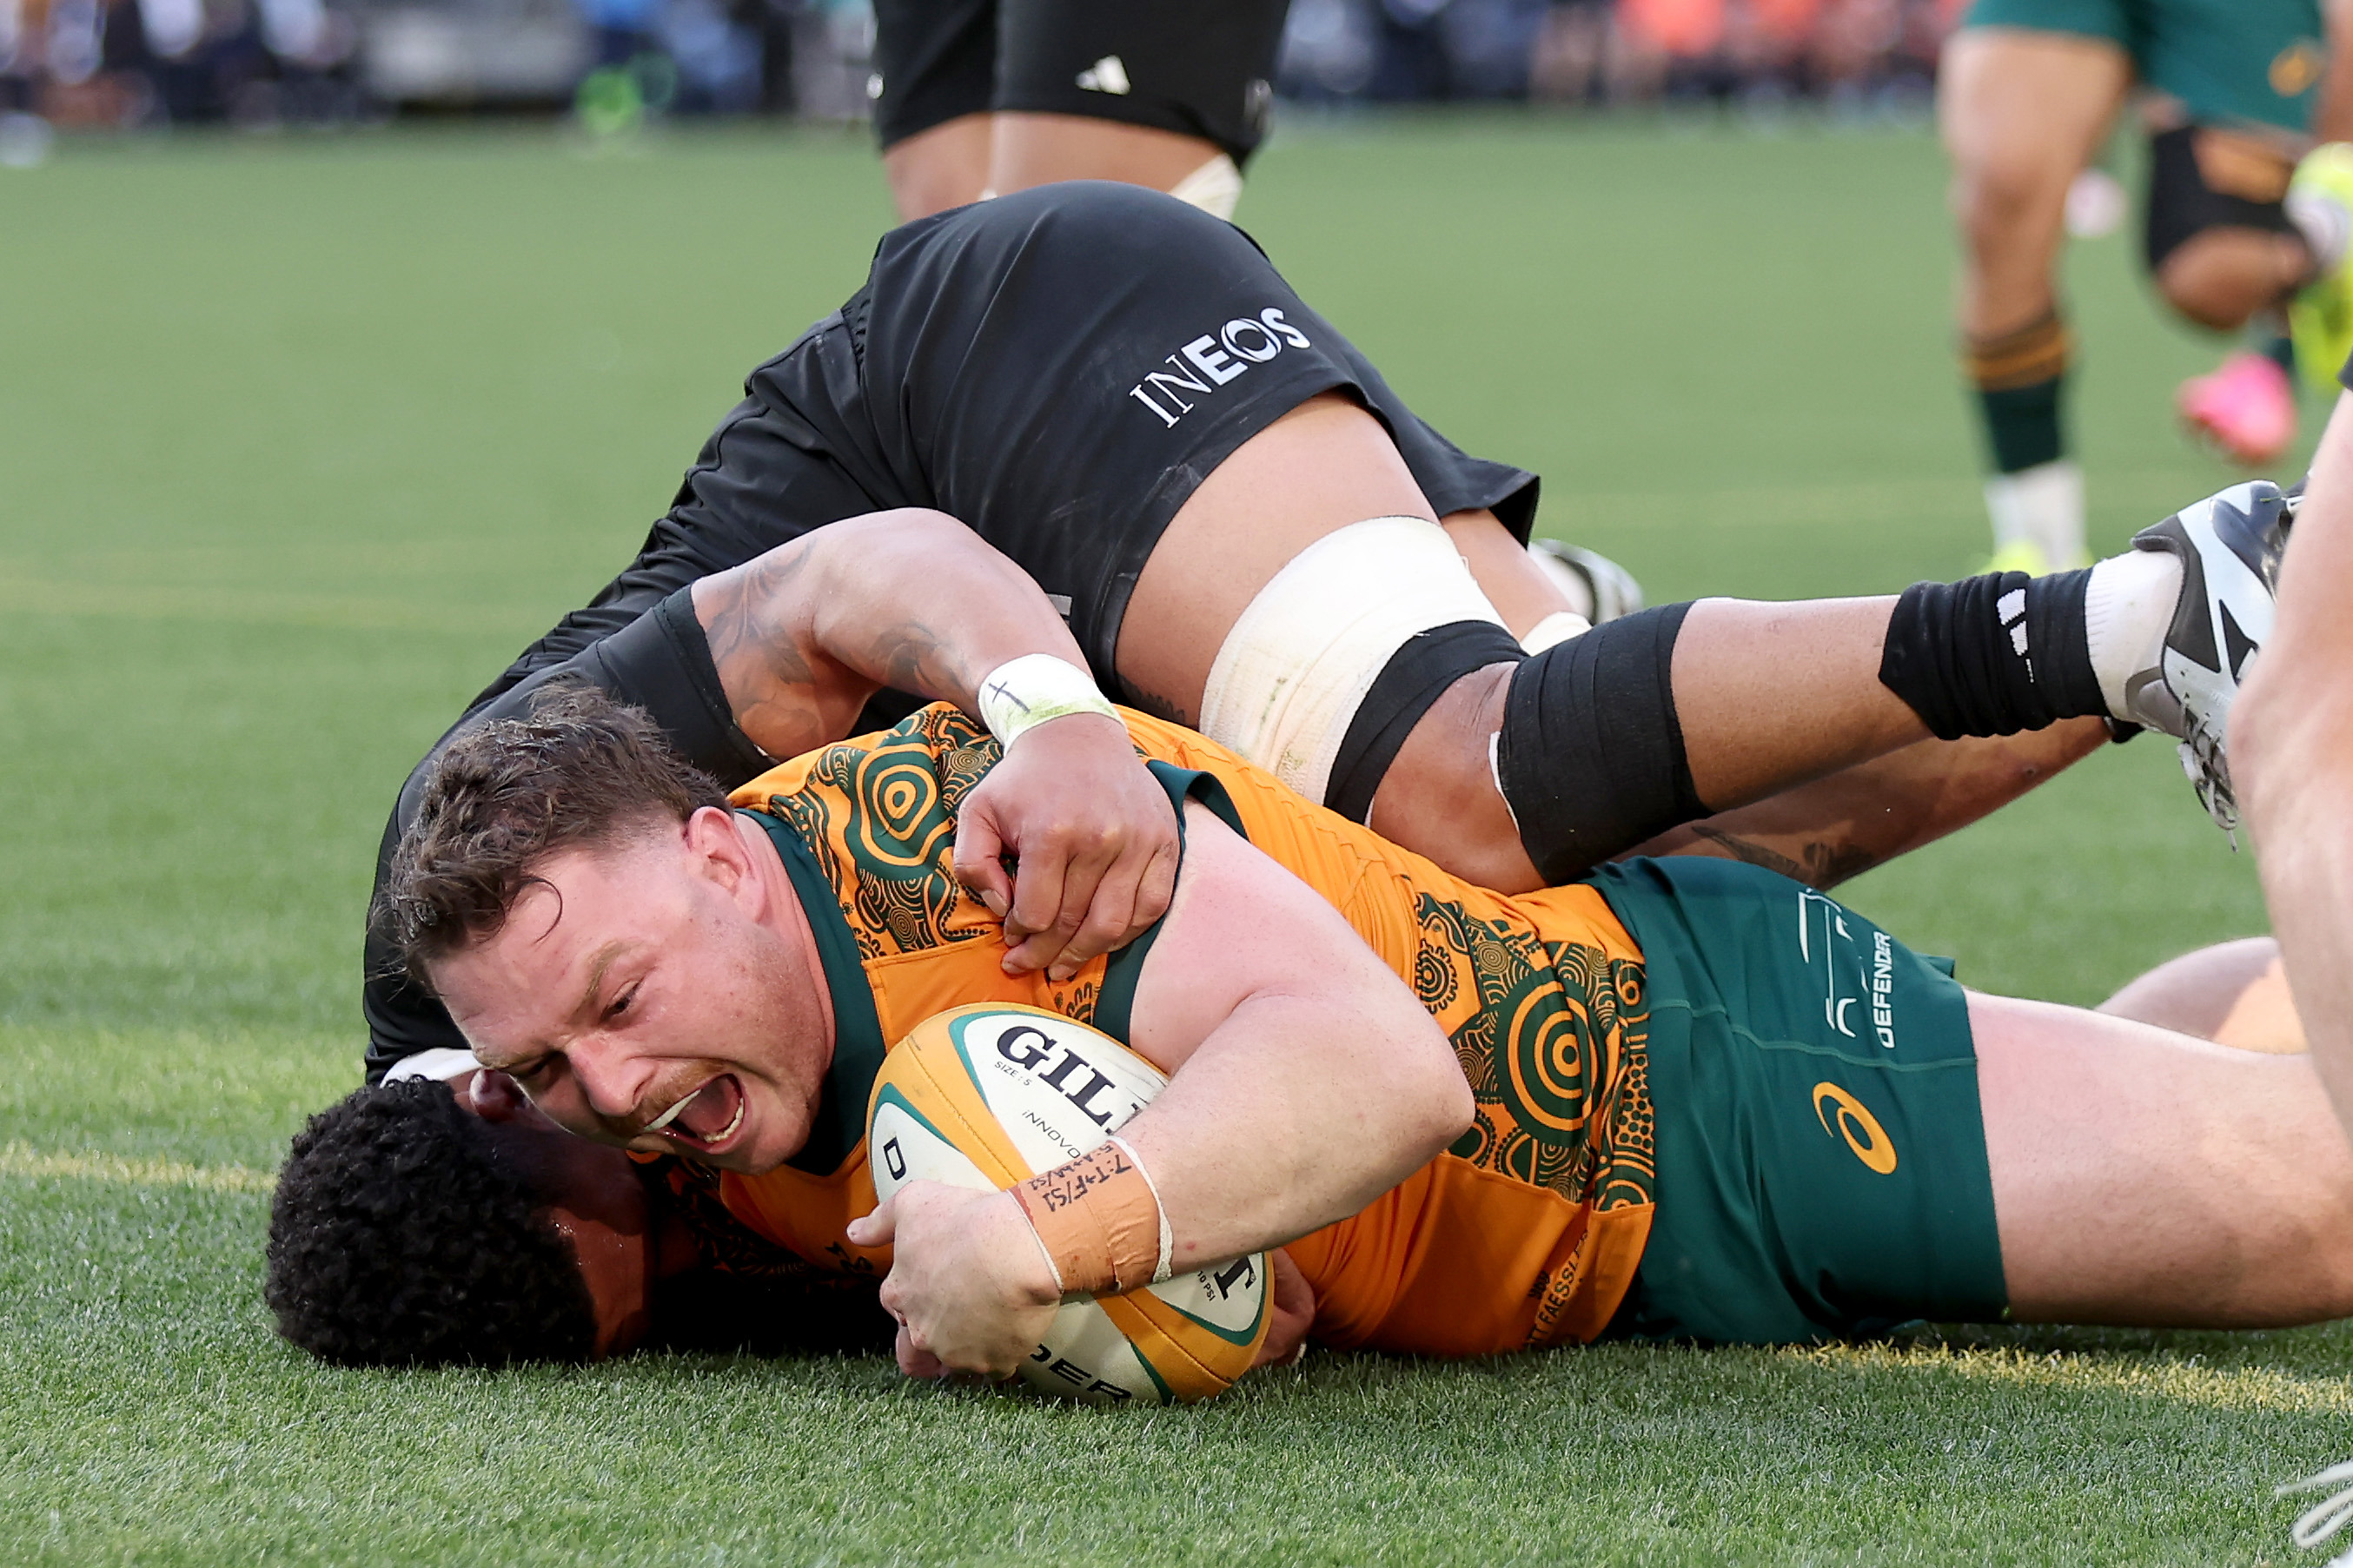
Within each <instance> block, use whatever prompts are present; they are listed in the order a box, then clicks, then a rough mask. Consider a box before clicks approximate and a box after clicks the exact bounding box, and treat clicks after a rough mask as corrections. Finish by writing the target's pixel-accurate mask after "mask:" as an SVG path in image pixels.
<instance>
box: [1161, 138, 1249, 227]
mask: <svg viewBox="0 0 2353 1568" xmlns="http://www.w3.org/2000/svg"><path fill="white" fill-rule="evenodd" d="M1168 194H1169V195H1172V196H1175V197H1176V199H1177V200H1178V201H1180V202H1190V203H1192V204H1193V205H1195V206H1197V207H1199V208H1200V209H1201V210H1202V211H1203V212H1205V213H1208V215H1209V216H1211V217H1221V218H1224V219H1226V220H1227V221H1228V222H1231V221H1232V220H1233V216H1234V204H1235V203H1237V202H1239V201H1240V200H1241V199H1242V172H1241V170H1240V169H1239V168H1236V167H1235V166H1234V161H1233V160H1232V159H1231V158H1229V157H1227V156H1226V155H1225V154H1224V153H1219V154H1218V155H1217V156H1216V157H1214V158H1212V159H1210V160H1209V161H1208V163H1204V164H1202V165H1201V166H1200V167H1199V168H1198V169H1196V170H1194V171H1193V172H1192V173H1191V174H1187V175H1186V176H1185V177H1184V178H1183V179H1181V180H1179V181H1177V182H1176V184H1174V185H1172V186H1170V187H1169V190H1168Z"/></svg>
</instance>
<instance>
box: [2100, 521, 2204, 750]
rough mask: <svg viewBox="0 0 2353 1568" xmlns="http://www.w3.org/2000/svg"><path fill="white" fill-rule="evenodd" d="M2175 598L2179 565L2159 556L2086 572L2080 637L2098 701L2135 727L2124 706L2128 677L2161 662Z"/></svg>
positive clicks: (2145, 554)
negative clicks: (2088, 651) (2087, 581)
mask: <svg viewBox="0 0 2353 1568" xmlns="http://www.w3.org/2000/svg"><path fill="white" fill-rule="evenodd" d="M2180 596H2181V561H2180V558H2179V557H2178V556H2173V555H2168V554H2167V553H2165V552H2163V551H2161V550H2128V551H2126V552H2125V553H2123V554H2122V555H2111V556H2109V557H2108V558H2107V559H2106V560H2105V561H2103V562H2101V563H2098V564H2097V565H2095V566H2094V567H2093V568H2092V581H2091V584H2090V586H2089V587H2088V588H2087V589H2086V590H2085V591H2084V640H2085V641H2086V642H2087V643H2088V644H2089V645H2090V648H2091V655H2092V673H2093V674H2094V675H2096V676H2098V677H2099V678H2100V700H2102V701H2104V702H2105V703H2106V704H2107V705H2108V711H2109V712H2110V713H2112V714H2114V715H2115V716H2116V718H2119V719H2123V720H2127V721H2132V722H2136V723H2137V722H2140V720H2139V719H2138V718H2137V717H2136V716H2135V715H2134V714H2132V713H2130V712H2127V711H2126V708H2125V700H2126V694H2127V692H2128V690H2129V688H2130V685H2131V683H2132V679H2133V677H2134V676H2136V675H2138V674H2140V673H2141V672H2142V671H2144V670H2147V669H2154V668H2157V667H2158V665H2159V664H2160V663H2162V662H2163V660H2164V658H2165V634H2166V632H2167V631H2168V629H2169V628H2170V627H2171V626H2172V625H2173V606H2174V603H2175V601H2176V600H2178V599H2179V598H2180Z"/></svg>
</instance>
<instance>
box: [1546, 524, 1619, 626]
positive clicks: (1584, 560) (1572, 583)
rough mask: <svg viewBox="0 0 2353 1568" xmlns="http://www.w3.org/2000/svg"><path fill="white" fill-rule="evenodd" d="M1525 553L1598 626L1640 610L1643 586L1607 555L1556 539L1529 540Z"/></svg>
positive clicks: (1578, 611)
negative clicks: (1526, 552)
mask: <svg viewBox="0 0 2353 1568" xmlns="http://www.w3.org/2000/svg"><path fill="white" fill-rule="evenodd" d="M1528 553H1529V554H1530V555H1532V556H1534V557H1535V563H1536V565H1537V566H1538V567H1539V568H1541V569H1542V570H1543V572H1544V574H1545V575H1546V576H1547V577H1549V578H1551V579H1552V580H1553V582H1554V583H1555V584H1557V585H1558V586H1559V588H1560V591H1561V592H1562V593H1563V594H1566V595H1567V596H1568V602H1569V604H1570V605H1573V606H1574V607H1575V608H1576V610H1577V614H1579V615H1581V616H1584V617H1585V618H1586V619H1587V620H1588V621H1590V622H1591V623H1592V624H1593V625H1595V626H1599V625H1601V624H1602V623H1603V622H1604V621H1614V620H1616V619H1618V618H1619V617H1620V616H1630V615H1632V614H1633V613H1634V612H1635V611H1637V610H1639V609H1641V607H1642V584H1640V583H1637V582H1636V581H1634V574H1632V573H1631V572H1629V571H1627V570H1626V568H1624V567H1623V566H1620V565H1619V564H1618V563H1616V562H1615V561H1612V560H1610V559H1609V557H1608V556H1607V555H1602V554H1599V553H1598V552H1594V551H1591V550H1585V549H1581V548H1579V547H1578V546H1577V545H1574V544H1563V543H1562V542H1560V541H1558V540H1556V539H1534V540H1530V541H1529V542H1528Z"/></svg>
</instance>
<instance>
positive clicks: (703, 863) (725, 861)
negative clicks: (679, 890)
mask: <svg viewBox="0 0 2353 1568" xmlns="http://www.w3.org/2000/svg"><path fill="white" fill-rule="evenodd" d="M684 838H685V847H686V854H687V858H688V860H689V862H690V863H691V865H692V866H693V868H694V869H695V871H696V872H697V874H699V875H701V876H703V877H707V878H709V879H711V880H712V881H713V882H715V883H717V884H718V885H719V887H720V888H721V889H723V890H725V891H727V892H729V893H740V892H741V891H742V890H744V889H746V888H748V887H750V886H751V885H752V884H753V883H754V877H753V871H752V857H751V854H750V852H749V851H748V850H747V849H746V848H745V847H744V836H743V835H742V834H741V833H740V832H738V831H737V830H736V827H735V816H734V814H733V812H727V811H722V810H720V809H719V808H718V807H717V806H715V805H705V806H698V807H697V808H696V809H695V813H694V815H693V816H690V817H688V818H687V819H686V826H685V830H684Z"/></svg>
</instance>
